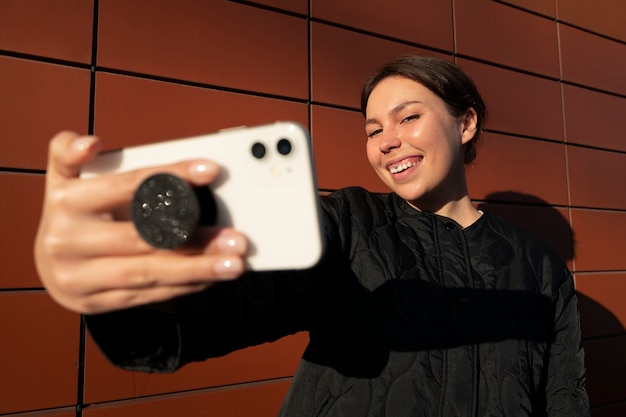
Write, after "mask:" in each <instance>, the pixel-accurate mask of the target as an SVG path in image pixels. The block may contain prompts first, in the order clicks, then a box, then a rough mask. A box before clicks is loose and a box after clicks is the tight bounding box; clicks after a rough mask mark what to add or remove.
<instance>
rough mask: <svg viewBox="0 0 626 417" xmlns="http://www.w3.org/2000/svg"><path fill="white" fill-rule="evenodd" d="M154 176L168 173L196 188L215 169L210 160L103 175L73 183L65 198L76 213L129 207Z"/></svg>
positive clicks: (212, 175) (213, 178)
mask: <svg viewBox="0 0 626 417" xmlns="http://www.w3.org/2000/svg"><path fill="white" fill-rule="evenodd" d="M158 173H168V174H172V175H175V176H177V177H179V178H181V179H183V180H186V181H188V182H189V183H191V184H192V185H196V186H199V185H206V184H208V183H210V182H211V181H213V180H215V178H216V177H217V175H218V173H219V170H218V166H217V165H216V164H214V163H212V162H210V161H205V160H194V161H185V162H179V163H175V164H170V165H165V166H159V167H149V168H142V169H138V170H133V171H129V172H123V173H118V174H111V175H109V174H105V175H101V176H98V177H94V178H89V179H84V180H82V181H80V182H77V183H76V184H75V185H74V188H73V189H72V190H71V192H70V193H68V195H67V196H65V197H66V198H67V199H68V204H69V205H71V206H72V207H75V208H76V209H77V210H80V211H88V212H103V211H110V210H112V209H114V208H116V207H119V206H121V205H127V204H129V202H130V201H131V200H132V198H133V195H134V194H135V191H136V190H137V187H139V185H140V184H141V182H143V181H144V180H145V179H146V178H148V177H150V176H152V175H155V174H158Z"/></svg>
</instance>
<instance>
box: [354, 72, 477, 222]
mask: <svg viewBox="0 0 626 417" xmlns="http://www.w3.org/2000/svg"><path fill="white" fill-rule="evenodd" d="M365 131H366V134H367V137H368V140H367V158H368V160H369V162H370V164H371V165H372V167H373V168H374V170H375V171H376V173H377V174H378V176H379V177H380V178H381V179H382V180H383V182H384V183H385V184H386V185H387V186H388V187H389V188H391V190H392V191H394V192H395V193H396V194H398V195H399V196H400V197H402V198H404V199H405V200H407V201H408V202H410V203H412V204H413V205H414V206H415V207H417V208H418V209H421V210H425V211H433V212H437V211H438V210H439V209H441V208H442V207H443V206H444V205H445V204H447V203H449V202H450V201H456V200H458V199H460V198H462V197H463V196H464V195H466V194H467V186H466V182H465V170H464V164H463V144H465V143H467V142H468V141H469V140H471V139H472V138H473V137H474V134H475V133H476V113H475V112H474V111H473V110H472V109H470V111H468V113H467V114H466V115H465V116H463V117H461V118H459V119H456V118H454V117H453V116H452V115H450V113H449V112H448V109H447V108H446V104H445V103H444V101H443V100H441V99H440V98H439V97H438V96H437V95H435V94H434V93H433V92H431V91H430V90H429V89H427V88H426V87H424V86H423V85H422V84H420V83H417V82H415V81H413V80H410V79H408V78H404V77H400V76H393V77H388V78H385V79H383V80H382V81H380V83H379V84H378V85H377V86H376V87H375V88H374V89H373V90H372V93H371V95H370V97H369V100H368V102H367V108H366V121H365Z"/></svg>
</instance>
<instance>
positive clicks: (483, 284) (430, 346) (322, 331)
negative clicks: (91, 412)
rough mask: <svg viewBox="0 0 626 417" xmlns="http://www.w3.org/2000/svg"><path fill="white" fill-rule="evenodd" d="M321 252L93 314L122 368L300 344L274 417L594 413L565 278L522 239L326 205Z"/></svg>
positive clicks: (404, 207)
mask: <svg viewBox="0 0 626 417" xmlns="http://www.w3.org/2000/svg"><path fill="white" fill-rule="evenodd" d="M322 208H323V212H324V216H323V217H324V233H325V235H326V237H327V250H326V253H325V255H324V258H323V260H322V261H321V262H320V263H319V265H318V266H316V267H315V268H312V269H310V270H306V271H289V272H282V273H263V274H260V273H255V274H248V275H245V276H244V277H242V278H241V279H239V280H236V281H232V282H225V283H221V284H218V285H216V286H214V287H212V288H210V289H209V290H207V291H204V292H202V293H199V294H194V295H191V296H187V297H183V298H180V299H178V300H176V312H175V313H173V314H172V313H165V312H160V311H157V310H153V309H149V308H135V309H130V310H125V311H121V312H115V313H108V314H103V315H95V316H90V317H87V323H88V326H89V329H90V331H91V333H92V336H93V338H94V340H95V341H96V342H97V343H98V345H99V346H100V348H101V349H102V350H103V352H104V353H105V355H106V356H107V357H108V358H109V359H110V360H111V361H112V362H113V363H115V364H117V365H118V366H121V367H124V368H127V369H134V370H143V371H159V372H168V371H173V370H175V369H177V368H179V367H181V366H183V365H184V364H186V363H189V362H192V361H201V360H204V359H206V358H208V357H214V356H219V355H223V354H226V353H228V352H230V351H233V350H236V349H240V348H243V347H246V346H250V345H255V344H259V343H263V342H267V341H272V340H276V339H278V338H280V337H282V336H284V335H287V334H292V333H295V332H298V331H308V332H309V338H310V341H309V345H308V347H307V348H306V350H305V352H304V354H303V358H302V361H301V363H300V366H299V368H298V370H297V372H296V375H295V376H294V379H293V383H292V385H291V388H290V390H289V393H288V394H287V397H286V398H285V401H284V403H283V406H282V409H281V411H280V415H281V416H293V417H304V416H368V417H369V416H371V417H374V416H376V417H382V416H386V417H390V416H416V417H417V416H420V417H422V416H428V417H434V416H442V417H452V416H459V417H460V416H463V417H465V416H481V417H482V416H568V417H577V416H589V415H590V414H589V402H588V398H587V394H586V392H585V388H584V384H585V366H584V353H583V350H582V348H581V344H580V338H581V335H580V326H579V317H578V307H577V300H576V294H575V290H574V284H573V280H572V277H571V274H570V273H569V271H568V270H567V268H566V266H565V265H564V263H563V262H562V260H561V259H560V258H559V257H558V256H557V255H556V254H554V253H553V251H551V249H550V248H549V247H547V246H546V245H545V244H544V243H543V242H542V241H540V240H538V239H537V238H535V237H534V236H533V235H532V234H530V233H528V232H526V231H524V230H522V229H521V228H518V227H516V226H514V225H512V224H511V223H508V222H506V221H504V220H503V219H501V218H500V217H498V216H496V215H494V214H491V213H488V212H487V213H484V215H483V216H482V217H481V218H480V219H479V220H478V221H476V222H475V223H474V224H472V225H471V226H470V227H468V228H465V229H462V228H460V227H459V225H458V224H456V223H455V222H454V221H452V220H450V219H448V218H445V217H441V216H437V215H433V214H428V213H423V212H419V211H416V210H414V209H413V208H411V207H410V206H409V205H408V204H407V203H406V202H405V201H403V200H402V199H400V198H399V197H398V196H397V195H395V194H382V195H379V194H371V193H368V192H367V191H365V190H363V189H360V188H347V189H344V190H341V191H338V192H335V193H333V194H331V195H330V196H326V197H324V198H323V199H322Z"/></svg>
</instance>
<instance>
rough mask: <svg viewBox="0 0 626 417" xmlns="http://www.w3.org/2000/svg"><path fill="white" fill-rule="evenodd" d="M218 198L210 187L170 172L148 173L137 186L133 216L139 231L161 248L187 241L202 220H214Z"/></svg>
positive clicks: (132, 206) (143, 236)
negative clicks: (194, 185) (151, 174)
mask: <svg viewBox="0 0 626 417" xmlns="http://www.w3.org/2000/svg"><path fill="white" fill-rule="evenodd" d="M215 217H216V208H215V200H214V199H213V194H212V193H211V190H210V189H209V188H208V187H197V188H195V187H192V186H191V185H190V184H189V183H187V182H186V181H184V180H182V179H180V178H179V177H177V176H175V175H171V174H156V175H153V176H151V177H148V178H147V179H146V180H145V181H144V182H142V183H141V185H140V186H139V187H138V188H137V191H136V192H135V196H134V198H133V201H132V204H131V218H132V220H133V223H134V224H135V227H136V228H137V231H138V232H139V235H140V236H141V237H142V238H143V239H144V240H145V241H146V242H148V243H149V244H150V245H152V246H154V247H156V248H160V249H175V248H177V247H179V246H181V245H183V244H184V243H186V242H188V241H189V240H190V239H191V237H192V236H193V234H194V232H195V231H196V229H197V227H198V225H199V224H213V223H214V222H215Z"/></svg>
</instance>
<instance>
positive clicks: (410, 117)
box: [402, 114, 420, 123]
mask: <svg viewBox="0 0 626 417" xmlns="http://www.w3.org/2000/svg"><path fill="white" fill-rule="evenodd" d="M419 118H420V116H419V114H412V115H410V116H407V117H405V118H404V119H402V122H403V123H404V122H410V121H412V120H416V119H419Z"/></svg>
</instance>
